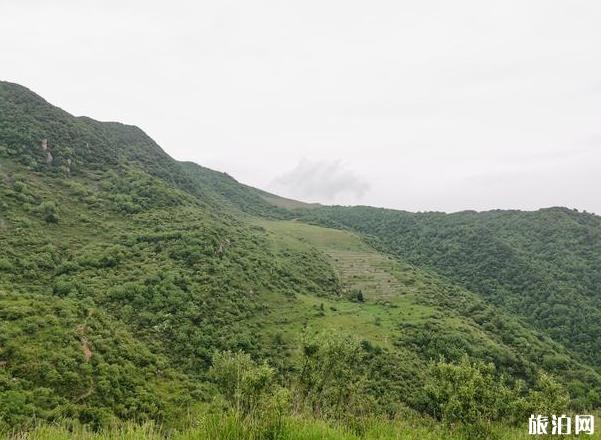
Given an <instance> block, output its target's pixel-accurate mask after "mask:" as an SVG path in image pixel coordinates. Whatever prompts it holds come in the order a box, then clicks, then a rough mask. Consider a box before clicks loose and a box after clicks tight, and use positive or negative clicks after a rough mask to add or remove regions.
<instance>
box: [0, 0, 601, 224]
mask: <svg viewBox="0 0 601 440" xmlns="http://www.w3.org/2000/svg"><path fill="white" fill-rule="evenodd" d="M0 79H4V80H8V81H13V82H18V83H20V84H22V85H25V86H27V87H29V88H31V89H32V90H34V91H35V92H37V93H38V94H40V95H42V96H43V97H44V98H46V99H47V100H48V101H50V102H51V103H53V104H55V105H58V106H60V107H62V108H64V109H65V110H67V111H69V112H71V113H73V114H76V115H88V116H91V117H93V118H96V119H100V120H118V121H121V122H125V123H130V124H135V125H138V126H140V127H141V128H142V129H144V130H145V131H146V132H147V133H148V134H149V135H151V136H152V137H153V138H154V139H155V140H157V142H158V143H159V144H160V145H161V146H162V147H163V148H164V149H165V150H166V151H167V152H168V153H170V154H171V155H172V156H174V157H175V158H177V159H182V160H192V161H195V162H197V163H200V164H201V165H205V166H208V167H211V168H214V169H218V170H222V171H226V172H228V173H229V174H231V175H232V176H234V177H235V178H237V179H238V180H240V181H242V182H244V183H248V184H250V185H254V186H258V187H261V188H264V189H268V190H273V191H276V192H278V193H280V194H282V195H286V196H290V197H296V198H300V199H304V200H307V201H319V202H325V203H332V202H335V203H341V204H359V203H360V204H370V205H376V206H385V207H390V208H400V209H407V210H444V211H457V210H462V209H478V210H482V209H492V208H520V209H536V208H539V207H546V206H555V205H564V206H569V207H574V208H579V209H586V210H588V211H593V212H596V213H601V2H600V1H598V0H589V1H580V0H569V1H566V0H562V1H559V0H537V1H534V0H532V1H530V0H515V1H514V0H504V1H483V0H474V1H462V0H459V1H453V2H450V1H442V0H441V1H432V0H425V1H424V0H413V1H402V0H391V1H379V0H370V1H361V2H359V1H353V0H302V1H286V0H274V1H243V0H236V1H232V0H229V1H223V0H222V1H211V2H209V1H186V2H183V1H177V0H172V1H169V2H166V1H161V2H159V1H148V0H147V1H125V0H121V1H114V0H104V1H102V2H99V1H95V2H91V1H89V2H88V1H82V0H79V1H71V0H63V1H60V0H57V1H52V2H49V1H43V0H37V1H36V0H13V1H8V0H0ZM0 117H1V115H0Z"/></svg>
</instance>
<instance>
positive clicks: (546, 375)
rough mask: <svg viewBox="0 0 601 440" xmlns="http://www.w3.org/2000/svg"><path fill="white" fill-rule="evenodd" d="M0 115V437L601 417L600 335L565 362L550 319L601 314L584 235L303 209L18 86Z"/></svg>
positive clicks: (354, 431)
mask: <svg viewBox="0 0 601 440" xmlns="http://www.w3.org/2000/svg"><path fill="white" fill-rule="evenodd" d="M0 115H1V117H0V249H2V252H1V253H0V430H2V429H6V430H10V429H15V428H17V429H18V428H27V427H30V426H31V425H32V424H34V422H35V421H47V422H52V421H57V420H58V421H61V423H62V424H66V425H67V428H65V429H72V428H73V426H78V424H85V425H88V426H89V428H90V429H97V428H101V427H106V426H110V425H112V424H114V423H115V422H116V421H118V420H121V421H125V420H130V421H131V420H133V421H136V422H144V421H145V420H153V421H156V422H158V423H160V424H161V425H162V426H163V427H164V429H165V430H167V431H168V432H176V431H180V430H181V428H182V426H184V425H186V424H189V423H192V424H193V423H194V422H193V421H192V422H191V421H190V415H191V414H196V415H198V419H199V420H201V419H202V420H209V419H210V417H212V416H213V415H215V414H217V416H216V417H219V415H220V414H221V415H223V417H226V415H227V417H233V419H232V420H233V422H232V423H233V424H234V425H233V426H238V425H236V423H238V424H240V423H241V425H240V426H246V425H248V426H251V427H252V429H254V431H252V432H254V433H255V434H256V435H257V438H264V437H267V436H271V437H277V436H278V435H279V434H278V433H280V434H281V432H284V431H281V429H284V428H283V426H284V425H283V423H301V424H303V423H309V424H311V423H316V425H315V426H317V427H316V428H315V429H318V430H320V429H322V428H323V429H324V430H326V431H327V429H329V428H326V427H325V425H326V424H327V423H333V424H335V425H336V426H338V427H340V429H341V430H339V431H336V430H334V431H332V433H333V434H332V436H333V437H332V438H338V437H335V435H336V436H343V435H346V434H345V432H346V431H345V430H349V431H348V435H349V436H350V437H348V438H352V436H354V435H362V433H363V434H364V433H365V430H366V429H367V428H366V426H367V425H366V424H367V423H372V422H371V420H373V418H374V417H375V418H390V419H393V418H394V417H397V416H399V415H400V414H412V417H416V418H417V419H420V418H421V417H422V416H423V417H427V418H428V419H424V420H430V419H429V418H430V417H431V418H433V419H434V420H436V422H435V423H443V424H446V425H445V426H447V427H448V426H450V425H456V424H459V425H461V426H466V427H476V428H474V429H477V432H479V433H485V434H486V433H490V432H492V431H491V430H494V429H495V428H494V424H495V423H497V422H499V421H501V422H503V423H510V422H515V421H520V420H521V417H524V414H529V413H530V412H531V411H545V410H549V409H550V408H553V409H557V410H558V411H559V410H564V409H566V408H567V407H568V406H570V407H571V408H572V409H582V408H587V409H588V408H592V407H596V406H598V405H599V403H600V398H599V396H600V395H601V378H600V377H599V369H598V366H599V364H598V362H597V357H596V356H597V354H596V353H594V352H593V350H594V348H595V347H596V345H595V344H596V343H597V341H598V339H599V338H597V339H596V340H595V341H592V340H591V338H595V333H594V332H595V331H596V327H595V326H594V325H591V326H589V327H588V328H589V329H591V330H589V333H588V335H590V337H589V338H588V339H587V338H586V337H585V336H582V335H581V336H580V339H578V341H577V342H578V344H575V345H574V346H568V344H567V342H569V341H571V339H570V338H575V336H574V334H575V332H576V330H578V329H579V328H580V327H575V326H574V325H573V323H572V322H571V321H570V320H567V321H561V319H560V317H561V314H562V310H564V309H562V308H561V307H559V306H563V307H564V308H567V307H571V308H570V309H569V310H568V311H567V312H565V313H564V315H566V316H569V317H570V319H572V317H573V316H575V315H572V313H573V312H574V310H576V308H575V307H576V305H586V306H587V307H589V308H590V309H592V310H590V311H587V312H583V313H588V314H587V315H586V319H593V318H595V317H596V315H595V313H598V310H599V308H598V304H597V303H596V302H594V301H596V299H595V295H596V293H597V291H596V290H595V289H596V288H597V287H598V284H597V283H596V282H597V281H598V278H599V271H598V266H596V262H598V257H599V252H598V247H596V246H597V245H598V237H599V235H598V228H597V223H596V222H598V218H596V217H594V216H582V217H581V216H580V215H579V214H574V213H569V212H565V213H564V214H565V215H566V216H567V219H565V221H561V222H556V221H555V217H554V215H555V214H554V213H553V215H551V214H549V217H546V218H543V219H539V217H537V216H536V215H535V214H532V215H533V216H535V217H536V218H537V219H539V220H537V221H539V222H540V225H539V226H540V227H541V228H542V227H544V228H547V229H545V230H544V231H543V232H541V233H540V234H541V237H547V238H548V240H549V242H545V241H543V240H542V239H541V240H539V241H536V240H534V239H533V237H532V231H531V229H532V228H536V227H538V226H536V227H534V226H532V224H531V222H530V221H529V220H528V221H526V220H524V221H522V220H521V217H520V218H519V219H513V217H511V216H514V215H515V216H518V214H519V213H497V214H495V215H498V217H499V218H496V217H495V215H493V214H490V215H489V216H490V218H488V217H480V216H477V215H475V214H464V215H465V216H466V218H468V220H469V221H468V220H459V219H456V218H455V217H452V218H453V222H451V223H450V224H449V225H447V223H445V222H447V220H444V219H447V217H445V216H441V215H438V214H432V215H425V216H426V217H422V216H420V215H413V214H405V213H397V212H394V211H380V210H373V209H372V208H353V209H348V210H347V209H342V208H326V207H319V206H314V205H306V204H303V203H301V202H295V201H291V200H287V199H283V198H280V197H278V196H275V195H271V194H268V193H265V192H263V191H260V190H257V189H254V188H251V187H248V186H245V185H241V184H240V183H238V182H237V181H236V180H234V179H233V178H231V177H230V176H228V175H226V174H223V173H218V172H215V171H212V170H209V169H206V168H203V167H200V166H198V165H195V164H191V163H180V162H177V161H175V160H173V159H172V158H170V157H169V156H168V155H167V154H166V153H165V152H163V150H162V149H161V148H160V147H159V146H158V145H157V144H156V143H154V142H153V141H152V139H150V138H149V137H148V136H147V135H145V134H144V133H143V132H142V131H141V130H140V129H138V128H136V127H131V126H125V125H122V124H118V123H102V122H98V121H94V120H91V119H89V118H83V117H74V116H72V115H70V114H68V113H66V112H64V111H62V110H60V109H58V108H56V107H53V106H52V105H50V104H48V103H47V102H45V101H44V100H43V99H42V98H40V97H39V96H37V95H35V94H34V93H32V92H30V91H29V90H27V89H25V88H23V87H21V86H18V85H15V84H10V83H0ZM562 212H563V211H562ZM412 216H413V217H412ZM470 216H473V217H474V219H472V218H471V217H470ZM505 216H507V217H505ZM570 216H573V217H574V218H573V219H570ZM299 217H301V218H305V219H306V220H307V221H311V222H317V223H320V224H322V225H329V226H333V227H334V228H332V227H323V226H316V225H310V224H307V223H304V222H302V221H299V220H298V218H299ZM439 217H440V218H439ZM518 217H519V216H518ZM399 218H401V220H399ZM476 218H478V219H480V220H475V219H476ZM508 218H512V219H513V220H511V222H509V221H508V220H507V219H508ZM441 219H442V220H441ZM466 222H467V223H466ZM470 222H472V223H470ZM503 222H505V223H503ZM474 224H475V225H477V226H474ZM407 225H410V226H411V227H410V228H409V226H407ZM499 225H504V226H499ZM476 227H478V228H485V229H486V230H490V231H493V232H494V234H492V233H491V234H489V235H483V234H479V233H475V232H473V229H474V228H476ZM348 229H354V230H355V231H357V232H358V233H354V232H350V231H349V230H348ZM407 229H410V230H411V231H407ZM470 231H471V232H470ZM564 233H565V234H568V235H567V236H565V235H563V234H564ZM362 234H369V239H368V240H365V236H364V235H362ZM491 237H492V238H491ZM556 248H557V253H556V254H554V253H553V252H554V249H556ZM491 249H492V251H491ZM501 251H503V252H505V253H501ZM489 254H490V255H489ZM535 254H536V258H535V257H534V256H533V257H532V258H531V259H530V260H528V258H527V257H528V256H529V255H535ZM596 259H597V260H596ZM568 260H569V261H568ZM526 263H528V264H526ZM464 264H465V266H464ZM520 273H523V275H521V278H520V277H519V276H518V275H519V274H520ZM578 274H580V275H578ZM518 283H519V284H518ZM518 287H519V289H523V290H522V291H523V292H524V294H525V295H524V296H528V297H529V298H519V295H517V293H516V292H517V291H518ZM526 288H528V289H530V290H527V289H526ZM552 289H554V290H552ZM548 292H553V295H548ZM561 294H564V295H573V298H574V301H575V302H574V303H570V304H568V301H567V300H565V301H563V302H561V301H559V299H558V300H557V301H559V302H552V303H551V302H550V300H548V305H550V306H549V307H547V308H545V307H546V306H544V307H542V308H541V309H540V313H539V315H540V314H542V313H547V315H548V316H547V317H548V319H549V320H550V321H549V322H546V321H544V320H542V321H541V322H536V323H534V325H533V323H531V322H527V321H525V320H523V319H521V317H524V316H526V317H531V315H530V314H525V313H524V310H522V309H521V308H522V307H524V305H531V304H534V302H535V301H538V300H540V299H541V298H547V295H548V296H549V298H560V297H561ZM554 301H555V300H554ZM580 302H582V303H581V304H580ZM545 310H547V311H546V312H545ZM539 315H535V316H537V317H538V318H540V319H539V320H541V319H542V315H540V316H539ZM553 323H555V324H556V325H552V324H553ZM591 332H592V333H591ZM587 350H589V351H587ZM458 383H461V384H463V383H466V384H469V387H461V388H457V385H458ZM459 401H461V402H465V403H462V404H461V405H460V406H459V407H458V406H457V405H458V402H459ZM207 417H208V419H207ZM211 420H212V419H211ZM299 420H301V421H299ZM307 420H309V421H310V422H309V421H307ZM429 423H430V422H428V423H426V425H427V426H431V425H430V424H429ZM320 424H323V426H322V425H320ZM147 426H148V425H147ZM240 426H238V428H239V427H240ZM311 426H313V425H311ZM436 426H438V425H436ZM440 426H443V425H440ZM188 428H189V427H188ZM238 428H235V429H238ZM60 429H62V428H60ZM73 429H75V428H73ZM136 429H137V428H136ZM141 429H145V428H141ZM233 429H234V428H233ZM249 429H250V428H249ZM303 429H304V428H303ZM307 429H309V428H307ZM311 429H313V428H311ZM332 429H334V428H332ZM336 429H338V428H336ZM386 429H388V428H386ZM390 429H393V428H390ZM395 429H396V428H395ZM432 429H434V430H439V429H443V428H440V427H436V428H432ZM470 429H472V428H470ZM326 431H323V432H326ZM393 431H394V430H393ZM393 431H391V432H393ZM57 432H59V431H57ZM249 432H250V431H249ZM319 432H322V431H319ZM470 432H471V431H470ZM257 433H258V434H257ZM255 434H253V435H255ZM152 435H154V431H153V433H152ZM249 435H250V434H249ZM280 437H281V436H280ZM343 438H344V437H343Z"/></svg>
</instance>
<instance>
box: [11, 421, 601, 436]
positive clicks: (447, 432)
mask: <svg viewBox="0 0 601 440" xmlns="http://www.w3.org/2000/svg"><path fill="white" fill-rule="evenodd" d="M0 438H3V439H6V440H71V439H72V440H165V439H170V440H201V439H202V440H263V439H268V438H270V439H273V440H361V439H365V440H472V439H474V438H477V437H476V436H475V434H474V433H472V432H470V431H466V430H463V429H460V428H453V427H448V426H446V425H443V424H440V423H437V422H432V421H430V420H426V419H415V420H414V419H411V418H410V419H407V420H397V421H388V420H381V419H369V420H367V421H365V422H364V423H362V424H361V425H360V426H356V427H355V429H351V428H349V427H348V426H343V425H340V424H337V423H327V422H325V421H323V420H315V419H310V418H303V417H287V418H285V419H284V420H283V421H282V423H281V424H279V425H278V427H277V429H271V430H270V429H267V430H265V429H261V427H260V426H258V425H256V424H255V423H252V422H250V421H249V420H246V419H240V418H237V417H235V416H233V415H229V416H226V415H208V416H204V417H201V418H199V419H197V420H196V421H195V423H193V424H192V425H191V426H190V427H189V428H187V429H185V430H182V431H172V432H166V431H165V430H164V429H162V428H161V427H160V426H158V425H156V424H153V423H146V424H141V425H137V424H134V423H125V424H123V425H119V426H115V427H112V428H109V429H106V430H103V431H99V432H94V431H91V430H89V429H87V428H85V427H81V426H79V427H67V426H63V425H60V424H56V425H41V426H39V427H37V428H34V429H32V430H30V431H26V432H21V433H13V434H6V435H5V436H3V437H0ZM480 438H487V439H496V440H522V439H524V440H525V439H529V438H530V439H531V438H541V439H544V438H550V439H551V438H558V436H552V435H549V436H536V437H533V436H530V435H528V427H527V424H526V421H524V426H520V427H507V426H502V425H492V426H490V428H489V431H488V432H487V434H485V435H484V436H483V437H480ZM559 438H587V439H591V440H595V439H600V438H601V434H600V433H599V432H596V433H595V434H594V435H592V436H589V435H583V434H581V435H580V436H575V435H572V436H561V437H559Z"/></svg>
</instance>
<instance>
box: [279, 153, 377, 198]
mask: <svg viewBox="0 0 601 440" xmlns="http://www.w3.org/2000/svg"><path fill="white" fill-rule="evenodd" d="M271 188H272V189H273V190H274V191H277V192H280V193H282V194H286V195H288V196H290V197H297V198H300V199H304V200H320V201H326V202H334V201H337V200H339V198H341V197H344V198H349V197H350V198H351V199H360V198H361V197H363V196H364V195H365V193H366V192H367V191H368V190H369V184H368V183H367V182H366V181H365V180H363V178H361V177H360V176H358V175H357V174H356V173H355V172H354V171H352V170H350V169H348V168H346V167H345V166H344V165H343V164H342V163H341V161H339V160H337V161H331V162H328V161H315V162H314V161H310V160H307V159H302V160H301V161H300V162H299V163H298V164H297V165H296V167H294V168H293V169H292V170H290V171H288V172H286V173H284V174H282V175H281V176H279V177H277V178H276V179H274V180H273V182H272V184H271Z"/></svg>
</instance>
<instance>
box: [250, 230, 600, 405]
mask: <svg viewBox="0 0 601 440" xmlns="http://www.w3.org/2000/svg"><path fill="white" fill-rule="evenodd" d="M258 223H259V224H260V225H262V226H263V227H265V228H266V229H267V230H268V231H270V232H271V236H272V237H273V240H274V241H275V242H278V243H279V246H284V247H286V248H288V249H291V250H298V249H301V248H303V247H304V246H312V247H315V248H317V249H318V250H319V251H321V252H323V253H324V254H325V255H327V256H328V258H329V259H330V262H331V264H332V265H333V266H334V268H335V270H336V272H337V275H338V277H339V279H340V282H341V286H342V290H343V292H342V295H341V296H340V297H329V298H320V297H315V296H300V297H299V299H300V300H301V302H302V303H303V305H304V307H299V304H298V303H280V304H278V306H277V307H276V309H277V310H278V313H277V317H276V318H275V319H274V321H273V323H272V324H273V327H274V328H277V329H278V331H279V332H283V333H284V334H286V333H288V334H290V335H297V334H299V332H300V330H301V329H302V327H309V328H316V329H324V328H326V329H336V330H339V331H345V332H351V333H354V334H355V335H357V336H359V337H361V338H365V339H366V340H368V341H370V342H371V343H372V344H374V345H376V346H379V347H382V348H384V349H385V350H386V351H387V352H389V354H390V356H393V357H402V358H403V359H405V362H403V363H402V364H403V365H402V366H401V365H399V364H397V365H396V367H398V368H400V369H405V370H406V371H407V372H410V373H411V374H413V375H414V376H413V379H416V381H412V382H411V383H409V382H405V383H403V384H402V386H401V387H399V389H401V388H403V387H405V389H411V388H412V387H415V386H417V387H419V386H420V385H419V381H420V376H421V372H422V371H423V370H424V368H425V364H426V362H427V361H429V360H430V359H436V358H438V356H440V355H444V356H446V357H447V358H448V359H454V360H457V359H459V358H460V357H461V355H462V354H463V353H467V354H469V355H471V356H474V357H476V358H479V359H483V360H486V361H489V362H494V363H495V365H497V367H498V368H499V369H500V370H502V371H506V372H508V373H510V374H511V375H513V376H514V377H522V378H524V379H526V380H530V379H532V377H533V376H534V375H535V372H536V371H537V370H538V369H539V368H540V361H541V359H547V358H553V359H556V358H557V359H562V362H563V364H562V367H561V369H560V370H556V371H554V372H555V373H556V374H558V375H560V376H561V377H562V379H563V380H565V382H566V383H567V384H569V385H570V387H571V389H572V392H573V394H576V393H574V391H576V392H578V390H579V387H581V386H582V382H581V381H582V380H584V381H586V383H588V384H594V387H599V385H600V384H601V382H600V379H599V377H598V375H597V374H596V373H595V372H594V371H593V370H592V369H591V368H590V367H587V366H586V365H584V364H582V363H579V362H578V361H577V360H575V359H574V358H573V357H572V356H571V355H570V354H569V353H568V352H567V351H566V350H565V348H563V347H562V346H560V345H559V344H555V343H553V342H551V340H550V339H549V338H546V337H544V336H543V335H542V334H540V333H537V332H536V331H533V330H532V328H531V327H530V326H528V325H527V324H526V323H524V322H521V321H519V320H516V319H515V318H513V317H511V316H510V315H508V314H506V313H504V312H502V311H501V310H499V309H498V308H496V307H494V306H490V305H487V304H486V303H485V302H484V301H482V300H481V299H480V298H479V297H478V295H475V294H473V293H471V292H469V291H467V290H465V289H463V288H461V287H458V286H456V285H453V284H452V283H450V282H449V281H446V280H445V279H442V278H440V277H439V276H437V275H436V274H433V273H431V272H426V271H423V270H420V269H418V268H415V267H413V266H411V265H408V264H404V263H401V262H399V261H397V260H394V259H392V258H390V257H387V256H385V255H383V254H381V253H379V252H378V251H377V250H375V249H374V248H372V247H370V246H369V245H368V244H367V243H366V242H365V241H363V240H362V239H361V238H360V237H359V236H358V235H356V234H354V233H352V232H348V231H342V230H336V229H330V228H323V227H319V226H314V225H308V224H304V223H301V222H298V221H266V220H261V221H259V222H258ZM355 289H361V290H362V292H363V295H364V300H365V302H357V301H352V300H349V297H348V296H349V293H351V292H352V291H353V290H355ZM307 307H308V308H309V309H310V310H311V314H310V315H309V316H307V315H308V313H307V311H306V308H307ZM282 310H284V312H283V313H282ZM389 361H390V360H389ZM390 362H391V363H392V364H393V365H394V362H392V361H390ZM408 403H411V402H410V401H409V402H408Z"/></svg>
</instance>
